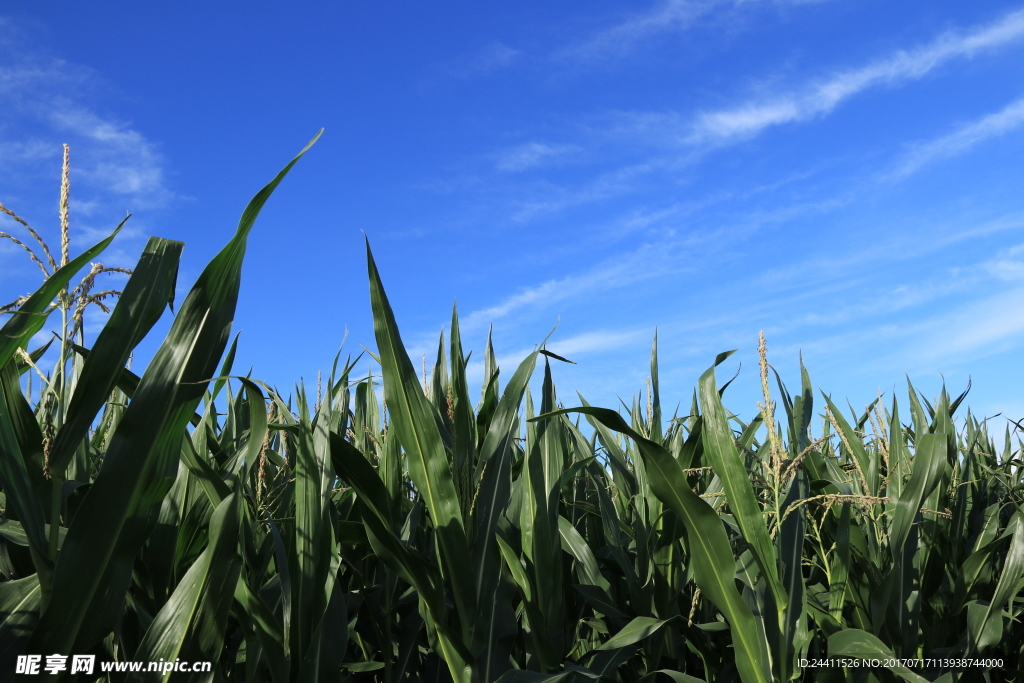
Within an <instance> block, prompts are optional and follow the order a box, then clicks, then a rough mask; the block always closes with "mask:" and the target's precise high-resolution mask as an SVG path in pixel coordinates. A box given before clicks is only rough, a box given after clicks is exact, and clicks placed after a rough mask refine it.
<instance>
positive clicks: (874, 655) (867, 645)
mask: <svg viewBox="0 0 1024 683" xmlns="http://www.w3.org/2000/svg"><path fill="white" fill-rule="evenodd" d="M828 656H829V657H848V658H854V659H880V660H888V661H890V662H893V661H895V659H896V658H895V657H894V655H893V653H892V650H890V649H888V648H887V647H886V646H885V644H883V643H882V641H881V640H879V639H878V638H877V637H875V636H873V635H871V634H870V633H868V632H866V631H862V630H860V629H856V628H849V629H846V630H843V631H840V632H839V633H836V634H834V635H832V636H830V637H829V639H828ZM888 668H889V670H890V671H892V672H893V673H894V674H896V675H897V676H899V677H900V678H902V679H903V680H905V681H909V682H910V683H927V679H925V678H922V677H921V676H918V675H917V674H915V673H914V672H913V671H911V670H910V669H908V668H907V667H905V666H890V667H888Z"/></svg>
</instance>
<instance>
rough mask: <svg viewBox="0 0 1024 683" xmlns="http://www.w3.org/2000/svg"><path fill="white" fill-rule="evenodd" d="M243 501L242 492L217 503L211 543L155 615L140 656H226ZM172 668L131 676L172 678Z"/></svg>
mask: <svg viewBox="0 0 1024 683" xmlns="http://www.w3.org/2000/svg"><path fill="white" fill-rule="evenodd" d="M240 505H241V497H240V496H239V495H238V494H231V495H229V496H228V497H227V498H225V499H224V500H223V502H221V504H220V505H218V506H217V509H216V510H215V511H214V513H213V517H212V518H211V520H210V531H209V538H210V541H209V545H208V546H207V547H206V550H204V551H203V553H202V554H201V555H200V556H199V559H198V560H196V562H195V564H193V565H192V566H191V567H190V568H189V570H188V571H187V572H186V573H185V575H184V576H183V577H182V579H181V581H180V582H179V583H178V587H177V588H176V589H175V590H174V593H173V594H172V595H171V598H170V599H169V600H168V601H167V603H166V604H165V605H164V606H163V607H162V608H161V609H160V611H159V612H157V614H156V616H155V617H154V618H153V623H152V624H151V625H150V627H149V629H148V630H147V631H146V635H145V637H144V638H143V639H142V643H141V644H140V645H139V649H138V650H136V652H135V660H136V661H143V662H145V661H149V662H155V661H157V660H163V661H165V662H172V661H174V660H176V659H179V658H180V659H183V660H186V661H213V662H216V661H218V660H219V659H220V653H221V649H222V648H223V646H224V634H225V632H226V630H227V622H228V612H229V611H230V609H231V603H232V598H233V596H234V592H235V586H236V585H237V584H238V576H239V571H240V570H241V567H242V558H241V557H240V556H239V555H238V552H237V550H236V548H237V546H238V525H239V520H240V512H239V508H240ZM172 673H174V672H168V673H165V674H162V675H160V676H154V675H153V674H149V675H129V677H128V681H152V680H161V681H166V680H169V679H170V678H171V674H172ZM206 676H207V675H204V674H199V675H195V676H192V677H186V678H182V676H181V674H180V673H176V674H175V675H174V680H175V681H178V680H205V679H206Z"/></svg>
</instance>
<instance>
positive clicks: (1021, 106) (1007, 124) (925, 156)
mask: <svg viewBox="0 0 1024 683" xmlns="http://www.w3.org/2000/svg"><path fill="white" fill-rule="evenodd" d="M1021 125H1024V97H1022V98H1020V99H1018V100H1015V101H1014V102H1011V103H1010V104H1009V105H1007V106H1006V107H1004V108H1003V109H1001V110H999V111H997V112H995V113H993V114H989V115H988V116H984V117H982V118H980V119H978V120H976V121H972V122H971V123H968V124H966V125H964V126H961V127H960V128H958V129H957V130H955V131H953V132H952V133H949V134H948V135H944V136H942V137H940V138H937V139H935V140H931V141H929V142H925V143H922V144H919V145H917V146H916V147H914V148H913V149H912V150H911V151H910V152H909V153H908V154H907V155H906V156H905V158H904V159H903V160H902V161H901V162H900V163H899V164H898V165H897V167H896V170H895V171H894V172H893V173H892V174H891V176H892V177H895V178H903V177H906V176H908V175H910V174H912V173H914V172H916V171H917V170H919V169H920V168H921V167H923V166H925V165H927V164H929V163H932V162H934V161H939V160H941V159H948V158H951V157H954V156H957V155H959V154H963V153H964V152H967V151H968V150H970V149H971V148H972V147H975V146H976V145H978V144H980V143H982V142H985V141H986V140H989V139H991V138H995V137H999V136H1001V135H1006V134H1007V133H1009V132H1011V131H1014V130H1016V129H1018V128H1020V127H1021Z"/></svg>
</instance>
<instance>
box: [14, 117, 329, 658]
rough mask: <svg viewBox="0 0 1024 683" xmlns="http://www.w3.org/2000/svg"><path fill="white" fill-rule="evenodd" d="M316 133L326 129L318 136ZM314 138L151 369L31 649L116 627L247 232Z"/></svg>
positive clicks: (263, 197) (227, 319)
mask: <svg viewBox="0 0 1024 683" xmlns="http://www.w3.org/2000/svg"><path fill="white" fill-rule="evenodd" d="M317 137H319V133H318V134H317ZM316 139H317V138H316V137H314V138H313V140H312V141H310V143H309V145H307V146H306V147H305V148H304V149H303V150H302V151H301V152H300V153H299V154H298V155H297V156H296V157H295V158H294V159H292V161H291V162H290V163H289V164H288V165H287V166H285V168H284V169H283V170H282V171H281V172H280V173H278V174H277V177H275V178H274V180H272V181H271V182H270V183H269V184H267V185H266V187H264V188H263V189H262V190H260V191H259V192H258V193H257V194H256V196H254V197H253V199H252V200H251V201H250V202H249V205H248V206H247V207H246V209H245V211H244V212H243V213H242V218H241V220H240V221H239V223H238V229H237V230H236V232H235V235H234V237H233V238H232V239H231V240H230V241H229V242H228V243H227V245H226V246H225V247H224V248H223V249H222V250H221V251H220V253H219V254H217V256H215V257H214V259H213V260H212V261H211V262H210V263H209V264H208V265H207V267H206V268H205V269H204V270H203V272H202V274H201V275H200V276H199V279H198V280H197V282H196V284H195V285H194V286H193V288H192V290H191V291H190V292H189V294H188V296H187V297H186V299H185V302H184V303H183V304H182V306H181V309H180V310H179V312H178V315H177V317H176V318H175V319H174V322H173V323H172V325H171V329H170V331H169V332H168V334H167V337H166V339H165V340H164V342H163V344H161V346H160V348H159V349H158V350H157V352H156V354H155V355H154V357H153V360H152V361H151V362H150V364H149V366H148V367H147V368H146V371H145V373H144V374H143V376H142V379H141V381H140V383H139V386H138V388H137V389H136V390H135V393H134V396H133V398H132V401H131V403H130V404H129V405H128V407H127V408H126V409H125V412H124V415H123V416H122V418H121V420H120V422H119V423H118V426H117V430H116V431H115V432H114V434H113V436H112V437H111V438H110V442H109V445H108V447H107V450H106V454H105V455H104V459H103V465H102V468H101V469H100V472H99V475H98V476H97V478H96V481H95V482H94V483H93V485H92V487H91V489H90V491H89V493H88V494H87V495H86V497H85V500H84V501H83V502H82V504H81V506H80V507H79V509H78V511H77V513H76V515H75V518H74V520H73V522H72V523H71V526H70V528H69V530H68V535H67V538H66V539H65V542H64V547H63V549H62V550H61V553H60V556H59V558H58V560H57V565H56V568H55V571H54V579H53V596H52V601H51V603H50V605H51V606H52V607H53V609H45V610H44V612H43V614H42V616H41V618H40V620H39V626H38V627H37V628H36V631H35V633H33V635H32V639H31V640H30V642H29V644H28V646H27V651H28V652H29V653H33V654H34V653H40V654H46V653H53V652H83V651H88V650H90V649H91V648H92V646H93V645H95V644H96V643H97V642H98V641H99V640H101V639H102V638H104V637H106V635H107V634H108V633H109V632H110V630H111V629H112V628H113V625H114V623H115V621H116V620H117V618H118V616H119V615H120V613H121V601H122V597H123V596H124V594H125V592H126V591H127V590H128V587H129V585H130V583H131V578H132V570H133V563H134V558H135V556H136V555H137V554H138V552H139V550H140V548H141V547H142V545H143V544H144V543H145V540H146V538H147V537H148V536H149V534H150V531H151V528H152V525H153V522H154V521H155V519H154V517H155V515H154V514H153V513H154V511H155V509H156V508H157V506H159V505H160V503H161V501H162V500H163V497H164V495H165V494H166V493H167V491H168V489H169V488H170V486H171V484H172V482H173V481H174V479H175V477H176V475H177V467H178V458H179V454H180V451H181V439H182V435H183V433H184V430H185V427H186V425H187V424H188V423H189V420H190V418H191V417H192V415H193V413H194V412H195V409H196V406H197V405H198V404H199V401H200V400H201V399H202V397H203V394H204V393H205V390H206V385H207V383H208V381H209V378H210V377H211V376H212V375H213V373H214V371H215V370H216V368H217V362H218V361H219V359H220V357H221V354H222V353H223V352H224V348H225V346H226V345H227V340H228V337H229V335H230V330H231V323H232V320H233V319H234V311H235V304H236V302H237V298H238V287H239V282H240V278H241V268H242V259H243V256H244V254H245V245H246V239H247V237H248V234H249V232H250V230H251V229H252V225H253V223H254V221H255V220H256V216H257V215H258V214H259V211H260V209H261V208H262V207H263V205H264V203H266V201H267V199H268V198H269V197H270V194H271V193H272V192H273V190H274V188H276V187H277V185H278V184H279V183H280V182H281V180H283V179H284V177H285V175H286V174H287V173H288V171H289V170H291V168H292V167H293V166H294V165H295V163H296V162H297V161H298V159H299V158H300V157H301V156H302V155H303V154H304V153H305V152H306V150H308V149H309V146H310V145H312V144H313V142H315V141H316Z"/></svg>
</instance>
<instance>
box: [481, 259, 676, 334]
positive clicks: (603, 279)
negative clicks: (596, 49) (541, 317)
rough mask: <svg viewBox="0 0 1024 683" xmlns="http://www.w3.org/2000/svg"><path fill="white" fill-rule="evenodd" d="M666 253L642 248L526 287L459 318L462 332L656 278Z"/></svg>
mask: <svg viewBox="0 0 1024 683" xmlns="http://www.w3.org/2000/svg"><path fill="white" fill-rule="evenodd" d="M668 251H669V250H668V249H666V246H665V245H663V244H662V245H644V246H643V247H641V248H639V249H636V250H634V251H633V252H631V253H629V254H623V255H619V256H616V257H615V258H614V259H610V260H607V261H604V262H602V263H600V264H598V265H597V266H596V267H593V268H590V269H589V270H587V271H585V272H583V273H579V274H575V275H568V276H566V277H563V278H561V279H557V280H548V281H547V282H543V283H541V284H539V285H535V286H533V287H528V288H526V289H523V290H521V291H519V292H518V293H516V294H513V295H512V296H509V297H507V298H505V299H504V300H503V301H501V302H499V303H497V304H495V305H493V306H490V307H488V308H484V309H480V310H476V311H473V312H472V313H470V314H469V315H467V316H465V317H464V318H462V322H461V324H462V327H463V329H465V330H472V329H482V328H485V327H486V326H487V325H488V324H490V323H491V322H493V321H495V320H498V319H499V318H504V317H506V316H508V315H511V314H512V313H516V312H519V311H522V310H524V309H528V308H536V307H540V306H547V305H550V304H553V303H557V302H559V301H562V300H564V299H567V298H570V297H576V296H579V295H580V294H583V293H584V292H589V291H592V290H602V289H611V288H615V287H621V286H623V285H626V284H629V283H631V282H636V281H639V280H644V279H647V278H650V277H655V276H657V275H659V274H660V273H662V272H664V270H665V268H666V267H670V266H668V265H666V263H668V264H671V259H670V258H666V257H667V255H668Z"/></svg>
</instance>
